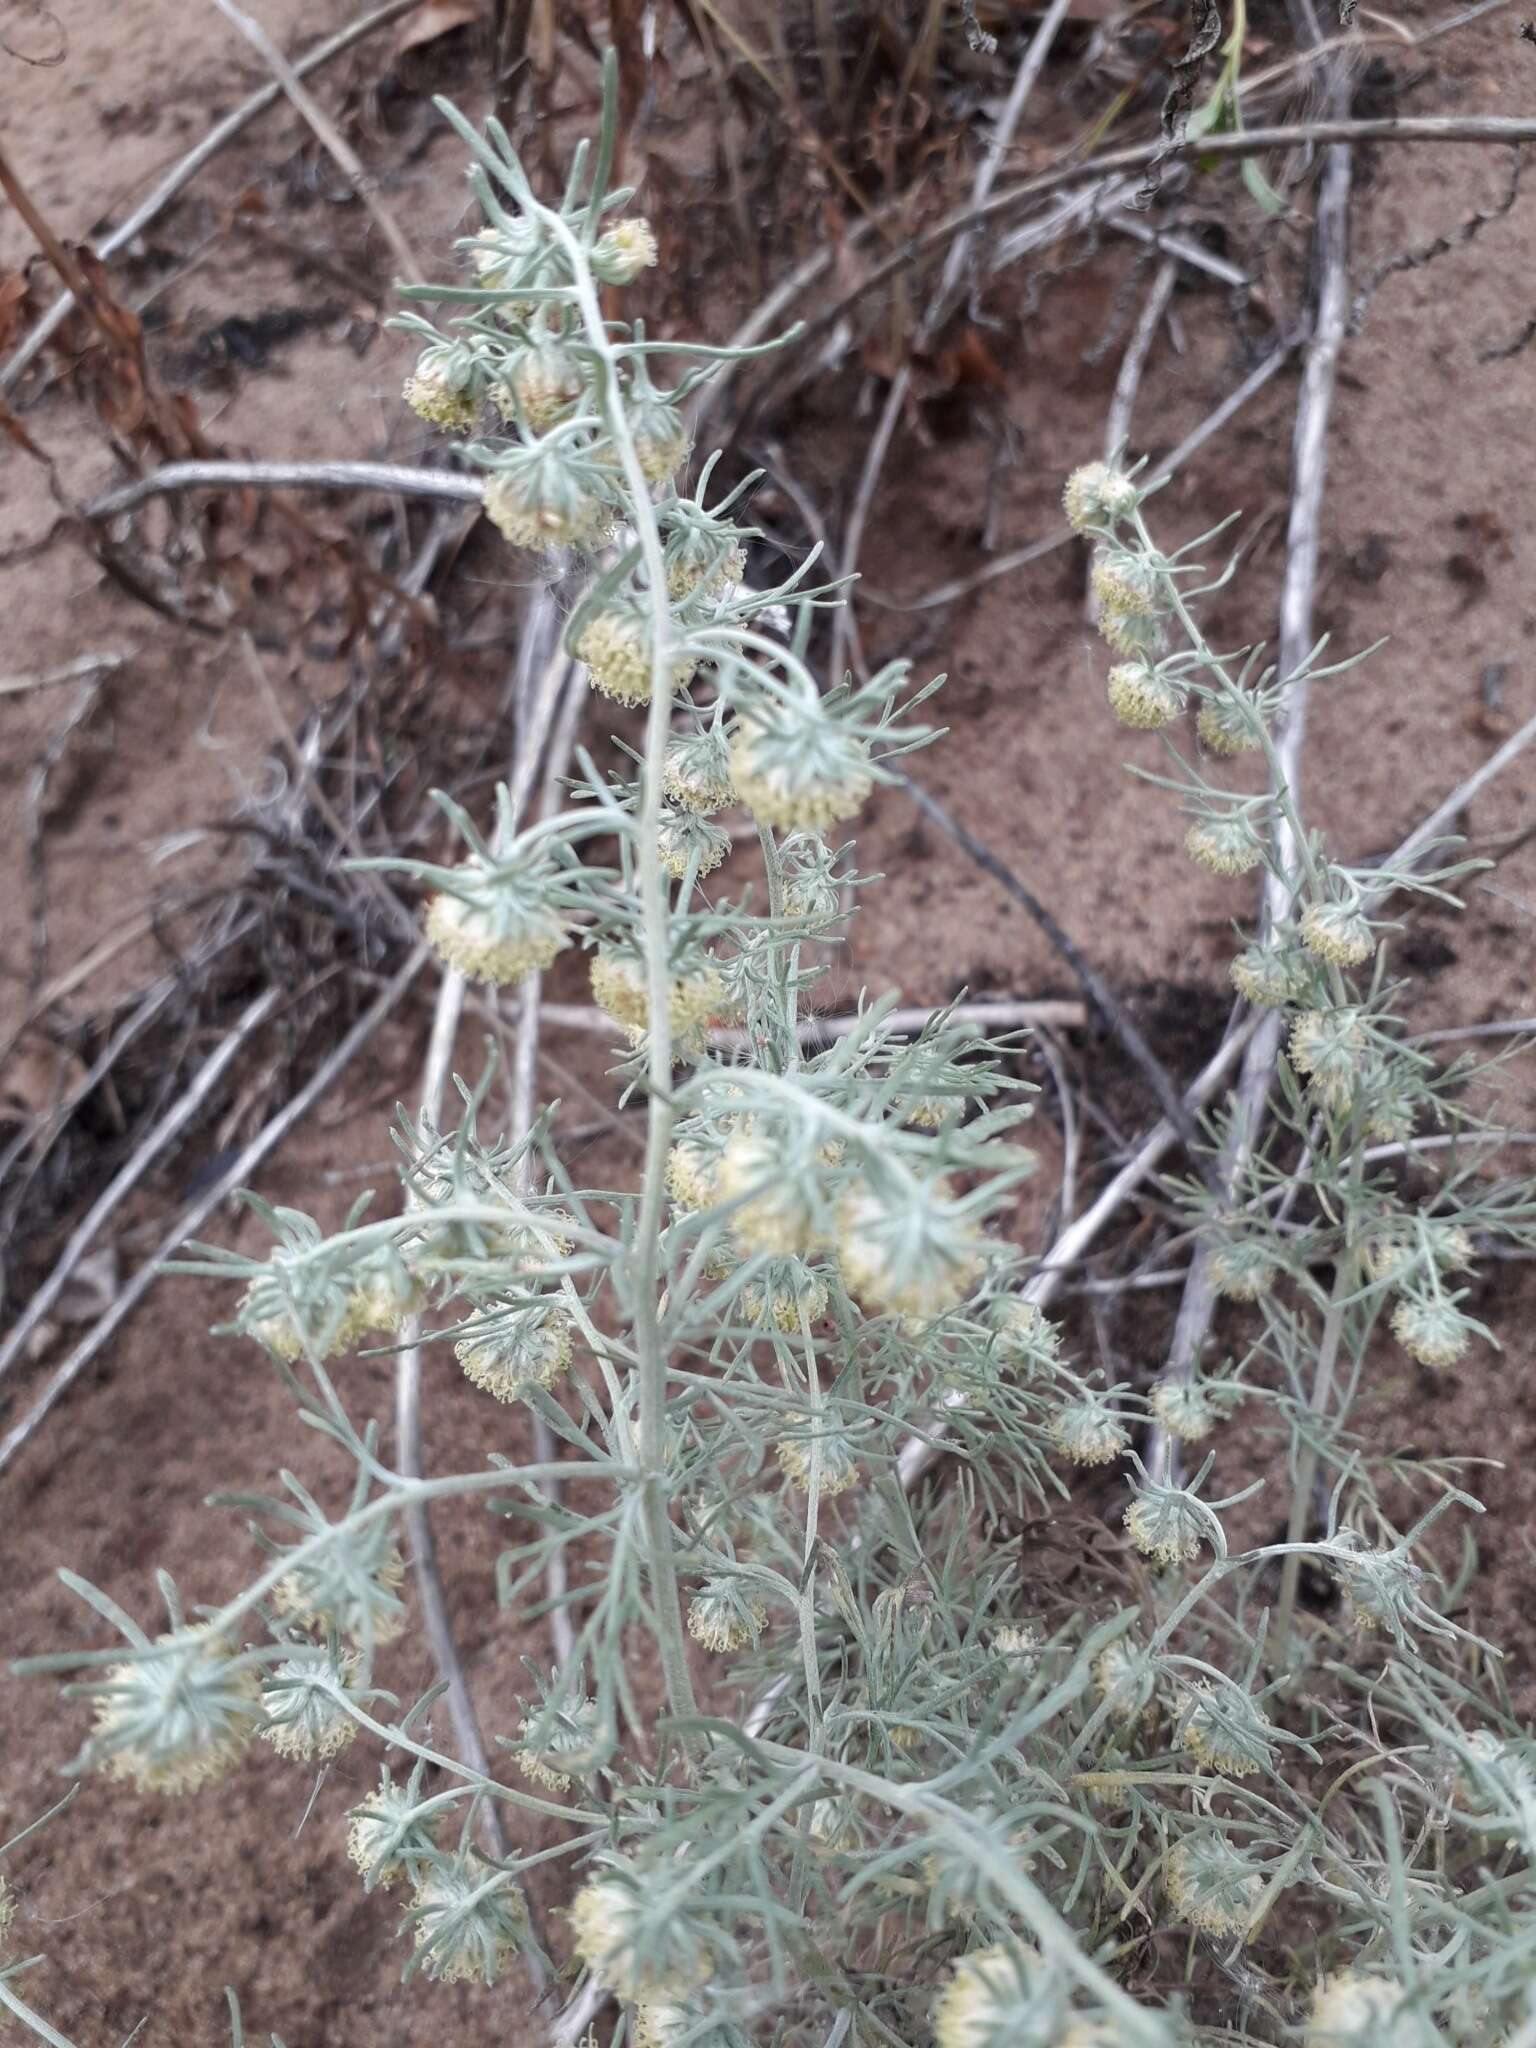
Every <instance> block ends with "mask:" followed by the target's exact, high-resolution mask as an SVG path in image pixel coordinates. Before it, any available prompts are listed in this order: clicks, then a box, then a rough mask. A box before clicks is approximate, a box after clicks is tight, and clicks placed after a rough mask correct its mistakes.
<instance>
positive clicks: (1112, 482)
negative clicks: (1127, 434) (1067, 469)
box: [1061, 462, 1141, 533]
mask: <svg viewBox="0 0 1536 2048" xmlns="http://www.w3.org/2000/svg"><path fill="white" fill-rule="evenodd" d="M1140 499H1141V493H1140V492H1139V491H1138V490H1137V488H1136V486H1135V484H1134V483H1133V482H1132V481H1131V479H1130V478H1129V477H1128V476H1125V475H1123V474H1122V473H1121V471H1119V470H1118V469H1113V468H1111V466H1110V465H1109V463H1107V462H1085V463H1084V464H1083V465H1082V467H1081V468H1079V469H1074V470H1073V472H1072V474H1071V475H1070V476H1069V477H1068V478H1067V483H1066V488H1065V490H1064V491H1063V492H1062V494H1061V504H1062V510H1063V511H1064V512H1065V513H1066V515H1067V524H1068V526H1070V527H1071V529H1072V531H1073V532H1074V533H1086V532H1087V531H1088V529H1089V528H1090V527H1093V526H1117V525H1118V524H1119V523H1120V522H1121V520H1123V519H1129V518H1130V517H1131V515H1132V513H1133V512H1134V511H1135V510H1136V507H1137V505H1138V504H1139V502H1140Z"/></svg>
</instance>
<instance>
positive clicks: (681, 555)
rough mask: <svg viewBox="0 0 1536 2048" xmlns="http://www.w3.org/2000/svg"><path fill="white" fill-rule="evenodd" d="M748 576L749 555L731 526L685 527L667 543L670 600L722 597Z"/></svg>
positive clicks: (701, 525)
mask: <svg viewBox="0 0 1536 2048" xmlns="http://www.w3.org/2000/svg"><path fill="white" fill-rule="evenodd" d="M686 453H687V451H686V449H685V450H684V454H685V455H686ZM746 573H747V558H746V555H745V554H744V553H743V551H742V548H741V545H740V543H739V542H738V541H736V540H733V539H732V538H731V529H730V528H728V527H727V528H724V529H718V528H713V527H711V526H707V525H703V524H698V525H688V526H682V527H679V528H678V530H677V531H676V532H675V533H674V534H673V535H672V537H671V539H670V540H669V541H668V542H667V595H668V596H669V597H672V598H680V597H691V596H692V595H693V594H694V593H695V592H697V593H698V595H699V596H700V597H723V596H725V595H727V594H728V593H729V592H730V591H731V590H732V589H734V587H735V586H736V585H737V584H738V583H740V582H741V580H742V578H743V577H744V576H745V575H746Z"/></svg>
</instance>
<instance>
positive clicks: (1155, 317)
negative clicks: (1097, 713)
mask: <svg viewBox="0 0 1536 2048" xmlns="http://www.w3.org/2000/svg"><path fill="white" fill-rule="evenodd" d="M1177 277H1178V265H1177V264H1176V263H1175V262H1174V261H1173V259H1172V257H1169V256H1165V257H1164V258H1163V260H1162V262H1161V263H1160V264H1159V265H1158V266H1157V269H1156V270H1155V271H1154V272H1153V275H1152V282H1151V284H1150V285H1149V286H1148V288H1147V296H1146V300H1145V302H1144V304H1143V305H1142V309H1141V317H1140V318H1139V319H1138V320H1137V322H1136V325H1135V327H1134V328H1133V329H1132V330H1131V338H1130V340H1129V341H1128V342H1127V343H1126V345H1125V353H1124V355H1123V356H1121V358H1120V369H1119V373H1118V375H1117V376H1116V378H1115V389H1114V395H1113V396H1112V397H1111V399H1110V402H1109V413H1108V416H1107V418H1106V420H1105V423H1104V459H1105V461H1106V462H1108V461H1110V460H1112V459H1113V458H1114V457H1115V456H1117V455H1118V454H1119V453H1120V451H1121V450H1122V449H1123V448H1124V447H1125V445H1126V443H1127V442H1128V441H1129V440H1130V438H1131V417H1132V415H1133V414H1134V412H1135V410H1136V394H1137V392H1138V391H1140V389H1141V379H1142V374H1143V372H1144V371H1145V369H1146V367H1147V357H1148V356H1149V355H1150V354H1151V353H1152V343H1153V341H1154V340H1155V339H1156V336H1157V330H1158V328H1159V327H1160V326H1161V325H1162V321H1163V315H1164V314H1165V313H1166V312H1167V310H1168V301H1169V300H1170V299H1171V298H1172V297H1173V287H1174V282H1175V280H1176V278H1177ZM1086 604H1087V610H1088V621H1089V624H1090V625H1091V624H1092V623H1093V621H1094V618H1095V616H1096V614H1097V610H1098V605H1097V600H1096V599H1095V598H1094V596H1093V593H1092V591H1090V592H1089V593H1088V597H1087V599H1086Z"/></svg>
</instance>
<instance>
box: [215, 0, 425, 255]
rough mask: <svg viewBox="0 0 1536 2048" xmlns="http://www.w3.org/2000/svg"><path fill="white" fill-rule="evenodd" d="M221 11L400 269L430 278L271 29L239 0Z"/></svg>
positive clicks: (218, 2)
mask: <svg viewBox="0 0 1536 2048" xmlns="http://www.w3.org/2000/svg"><path fill="white" fill-rule="evenodd" d="M213 4H214V6H215V7H217V8H218V10H219V12H220V14H222V15H223V17H224V19H225V20H226V21H227V22H229V23H230V24H231V25H232V26H233V27H235V28H237V29H239V31H240V33H241V35H243V36H244V37H245V39H246V41H247V42H248V43H249V44H250V46H251V48H252V49H253V50H254V51H255V52H256V54H257V56H259V57H260V58H261V60H262V62H263V63H264V64H265V65H266V66H267V69H268V70H269V71H270V72H271V73H272V76H273V77H274V78H275V79H276V80H277V82H278V84H279V85H280V86H281V87H282V89H283V91H284V92H285V93H286V94H287V96H288V98H289V99H290V100H291V101H292V102H293V105H294V108H295V109H296V111H297V112H298V113H299V114H301V115H302V116H303V118H304V119H305V121H307V122H308V124H309V126H310V128H311V129H312V130H313V131H314V135H315V139H316V141H318V142H319V144H320V146H321V147H322V149H324V150H325V151H326V152H327V154H328V155H329V156H330V157H331V159H332V161H333V162H334V163H335V165H336V167H337V169H338V170H339V171H340V172H341V174H342V176H343V177H344V178H345V179H346V181H347V183H348V184H349V185H350V186H351V187H352V190H353V192H354V193H355V194H356V196H357V198H358V199H359V200H360V201H361V202H362V204H363V206H364V207H365V208H366V209H367V212H368V217H369V219H370V220H371V221H372V222H373V224H374V226H375V227H376V228H377V229H378V231H379V233H380V234H381V235H382V236H383V237H384V239H385V241H386V242H387V243H388V244H389V247H390V252H391V254H392V255H393V256H394V259H395V261H396V263H398V264H399V266H400V270H401V274H402V275H403V276H405V277H408V278H409V279H410V280H411V282H412V283H413V284H424V283H425V282H426V280H425V278H424V277H423V275H422V272H421V269H420V266H419V265H418V264H417V261H416V258H415V256H414V255H413V253H412V251H411V245H410V243H409V242H408V241H407V240H406V239H405V236H404V235H403V234H402V233H401V231H400V226H399V223H398V222H397V221H396V220H395V218H394V216H393V215H392V214H391V213H390V211H389V209H388V208H387V207H386V206H385V205H384V204H383V202H382V201H381V200H380V198H379V194H378V180H377V179H376V178H373V177H371V176H370V175H369V173H368V172H367V171H366V170H365V169H364V168H363V163H362V159H361V158H360V157H359V156H358V154H357V151H356V150H355V149H354V148H353V147H352V145H351V143H350V142H348V141H347V139H346V137H345V136H344V135H343V134H342V132H341V130H340V129H339V128H338V127H337V126H336V123H335V122H334V121H333V120H332V119H331V117H330V115H329V114H328V113H327V112H326V111H325V109H324V107H322V106H321V104H320V102H319V101H318V100H317V99H316V98H315V96H314V94H313V93H312V92H311V91H310V90H309V88H308V86H307V85H305V84H304V82H303V80H302V79H301V78H300V77H299V74H298V72H297V71H296V70H295V69H294V67H293V66H292V65H291V64H290V63H289V62H288V59H287V58H286V57H285V56H284V55H283V53H282V51H281V50H280V49H279V48H278V47H277V45H276V43H274V42H273V40H272V38H271V37H270V36H269V35H268V34H267V32H266V30H265V29H264V28H263V27H262V25H261V23H260V22H259V21H257V20H255V19H254V17H253V16H251V15H249V14H247V13H246V12H245V11H244V9H243V8H240V7H237V6H236V5H235V0H213Z"/></svg>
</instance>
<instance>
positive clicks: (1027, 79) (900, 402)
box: [829, 0, 1070, 675]
mask: <svg viewBox="0 0 1536 2048" xmlns="http://www.w3.org/2000/svg"><path fill="white" fill-rule="evenodd" d="M1069 4H1070V0H1051V5H1050V7H1049V9H1048V10H1047V12H1046V16H1045V19H1044V20H1043V21H1042V22H1041V24H1040V26H1039V28H1038V29H1037V30H1036V32H1035V34H1034V35H1033V36H1032V37H1031V38H1030V41H1029V45H1028V47H1027V49H1026V50H1025V52H1024V57H1023V61H1022V62H1021V63H1020V65H1019V68H1018V72H1017V74H1016V75H1015V77H1014V81H1013V86H1012V89H1011V90H1010V92H1009V94H1008V98H1007V101H1006V102H1005V104H1004V106H1003V111H1002V112H1001V114H1000V115H999V116H998V119H997V125H996V127H995V128H994V129H993V131H992V135H991V137H990V139H989V141H988V143H987V147H986V149H985V151H984V152H983V154H982V159H981V163H980V165H979V166H978V167H977V171H976V180H975V183H974V185H973V186H972V188H971V204H972V205H973V206H980V205H981V204H982V203H983V202H984V201H985V199H986V197H987V195H988V194H989V193H990V192H991V190H992V187H993V185H994V184H995V183H996V182H997V174H998V172H999V171H1000V170H1001V169H1002V166H1003V161H1004V159H1005V157H1006V156H1007V154H1008V151H1009V149H1010V147H1011V146H1012V143H1013V138H1014V136H1015V135H1016V134H1017V132H1018V127H1019V123H1020V121H1022V120H1023V118H1024V109H1025V107H1026V106H1027V105H1028V103H1029V97H1030V94H1031V93H1032V92H1033V91H1034V89H1035V83H1036V81H1037V80H1038V78H1039V76H1040V73H1041V71H1042V70H1043V69H1044V66H1045V60H1046V58H1047V57H1048V56H1049V55H1050V52H1051V45H1052V44H1053V43H1054V42H1055V40H1056V31H1057V30H1058V29H1059V28H1060V27H1061V24H1062V22H1063V21H1065V19H1066V16H1067V8H1068V6H1069ZM969 242H970V238H969V236H967V235H958V236H956V238H955V240H954V242H953V243H952V244H951V245H950V249H949V253H948V255H947V256H946V258H945V261H944V271H943V275H942V276H941V277H940V279H939V284H938V289H937V290H936V291H935V292H934V295H933V298H932V300H931V302H930V304H929V307H928V310H927V312H926V313H925V314H924V316H923V319H922V321H921V323H920V324H919V327H918V332H917V338H916V344H915V345H916V346H917V347H919V348H921V347H923V346H925V345H926V344H927V343H928V342H929V340H930V339H931V338H932V336H933V335H934V334H936V333H937V332H938V330H939V328H940V327H941V326H942V325H943V323H944V321H945V320H946V319H947V318H948V316H949V313H950V311H951V310H952V308H953V306H954V304H955V302H956V299H957V298H958V296H959V290H960V285H961V283H962V280H963V277H964V273H965V267H966V256H967V253H968V250H969ZM911 388H912V364H911V361H910V359H909V360H908V361H906V362H904V363H902V365H901V366H900V368H899V369H898V370H897V372H896V375H895V376H894V377H893V378H892V379H891V388H890V390H889V391H888V392H887V393H886V399H885V405H884V407H883V408H882V410H881V414H880V419H879V423H878V425H877V426H876V428H875V432H874V437H873V439H872V440H871V441H870V444H869V447H868V449H867V450H866V451H865V455H864V464H863V468H862V470H861V472H860V476H859V486H858V489H857V491H856V492H855V494H854V501H853V510H852V512H851V513H850V515H849V519H848V531H847V533H846V534H845V535H844V538H843V568H842V573H843V575H844V576H850V577H851V576H854V575H856V574H857V572H858V566H859V556H860V554H861V553H862V551H863V546H864V527H865V524H866V522H867V520H868V518H869V508H870V505H871V504H872V502H873V500H874V495H875V486H876V484H877V482H878V480H879V476H880V472H881V470H882V469H883V468H884V467H885V459H886V456H887V455H888V454H889V452H890V446H891V440H892V437H893V436H894V434H895V431H896V423H897V421H898V420H899V418H900V417H901V411H902V407H903V406H904V405H905V404H906V402H907V393H908V392H909V391H910V390H911ZM857 635H858V625H857V622H856V619H855V616H854V607H853V605H852V603H849V604H846V605H843V606H841V607H840V608H839V609H838V610H837V611H836V612H834V614H833V617H832V651H831V655H830V660H829V665H830V667H831V670H832V673H833V675H841V673H842V671H843V666H844V649H845V647H846V646H847V645H848V644H849V643H850V642H852V644H853V645H854V646H855V647H857V645H858V640H857Z"/></svg>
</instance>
